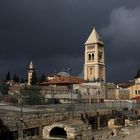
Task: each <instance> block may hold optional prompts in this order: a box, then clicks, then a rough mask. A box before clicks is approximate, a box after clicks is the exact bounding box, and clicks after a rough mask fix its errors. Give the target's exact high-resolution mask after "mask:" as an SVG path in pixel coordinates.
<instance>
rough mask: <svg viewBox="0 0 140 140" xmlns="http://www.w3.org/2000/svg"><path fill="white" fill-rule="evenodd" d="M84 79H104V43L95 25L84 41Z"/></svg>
mask: <svg viewBox="0 0 140 140" xmlns="http://www.w3.org/2000/svg"><path fill="white" fill-rule="evenodd" d="M84 79H85V80H89V81H105V61H104V43H103V42H102V40H101V38H100V36H99V35H98V33H97V32H96V29H95V27H94V28H93V30H92V32H91V34H90V36H89V37H88V39H87V41H86V43H85V64H84Z"/></svg>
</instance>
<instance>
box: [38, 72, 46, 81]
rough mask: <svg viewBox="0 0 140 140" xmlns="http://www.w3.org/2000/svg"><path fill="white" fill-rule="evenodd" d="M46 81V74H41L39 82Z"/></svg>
mask: <svg viewBox="0 0 140 140" xmlns="http://www.w3.org/2000/svg"><path fill="white" fill-rule="evenodd" d="M45 81H46V76H45V75H44V74H42V75H41V77H40V80H39V82H40V83H42V82H45Z"/></svg>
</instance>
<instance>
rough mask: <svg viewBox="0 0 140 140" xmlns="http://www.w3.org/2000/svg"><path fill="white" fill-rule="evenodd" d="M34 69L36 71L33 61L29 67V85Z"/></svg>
mask: <svg viewBox="0 0 140 140" xmlns="http://www.w3.org/2000/svg"><path fill="white" fill-rule="evenodd" d="M33 71H34V66H33V63H32V61H31V62H30V65H29V69H28V84H27V85H29V86H30V85H31V80H32V75H33Z"/></svg>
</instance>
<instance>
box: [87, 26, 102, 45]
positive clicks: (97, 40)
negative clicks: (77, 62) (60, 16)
mask: <svg viewBox="0 0 140 140" xmlns="http://www.w3.org/2000/svg"><path fill="white" fill-rule="evenodd" d="M93 43H99V44H102V45H104V43H103V42H102V40H101V38H100V36H99V34H98V33H97V32H96V29H95V27H94V28H93V30H92V32H91V34H90V36H89V37H88V39H87V41H86V43H85V45H88V44H93Z"/></svg>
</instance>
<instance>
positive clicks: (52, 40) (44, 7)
mask: <svg viewBox="0 0 140 140" xmlns="http://www.w3.org/2000/svg"><path fill="white" fill-rule="evenodd" d="M138 5H140V2H139V0H133V1H132V0H108V1H103V0H86V1H85V0H12V1H10V0H1V1H0V65H1V69H0V75H1V76H3V75H4V74H5V73H6V72H7V71H9V70H10V71H12V72H17V73H19V74H21V75H24V76H25V75H26V74H27V67H28V64H29V61H31V60H32V61H33V63H34V64H35V67H36V70H37V72H38V73H51V72H54V71H55V70H56V71H61V70H65V69H67V67H69V66H70V67H72V73H73V74H78V73H80V72H81V71H82V69H83V63H84V43H85V41H86V39H87V37H88V35H89V34H90V32H91V30H92V28H93V26H94V25H96V27H97V31H101V33H100V35H101V36H102V39H103V40H104V42H105V50H106V66H107V77H108V80H109V81H122V80H127V77H128V76H129V74H130V75H131V76H132V75H133V74H132V73H133V72H134V73H135V72H136V69H137V68H138V67H139V64H138V59H139V56H138V51H139V44H140V43H139V39H138V38H139V31H138V29H139V27H138V24H139V8H138ZM120 7H121V8H120ZM136 7H137V8H136ZM126 25H127V26H126ZM119 42H122V43H123V44H124V45H123V46H122V45H120V43H119ZM132 46H133V47H132ZM121 48H125V50H127V53H126V51H123V50H122V49H121ZM132 48H137V49H136V50H137V51H135V49H132ZM124 54H125V55H124ZM121 55H123V59H122V57H121ZM130 55H131V56H130ZM118 56H119V57H118ZM122 66H123V67H122ZM124 67H125V69H126V68H129V70H130V71H131V72H128V74H126V75H124V76H123V75H121V76H118V73H123V72H124ZM121 68H123V69H121ZM110 73H111V74H110Z"/></svg>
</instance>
